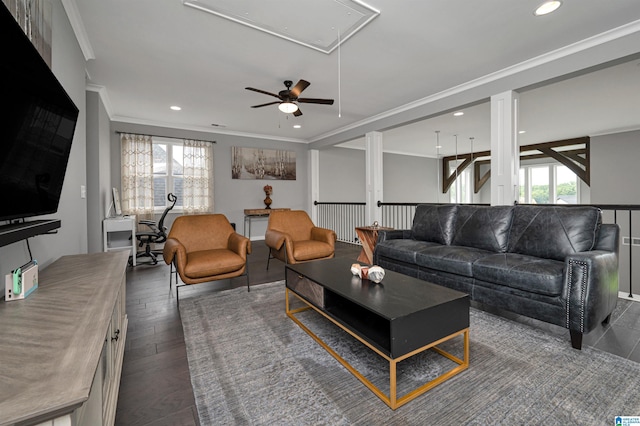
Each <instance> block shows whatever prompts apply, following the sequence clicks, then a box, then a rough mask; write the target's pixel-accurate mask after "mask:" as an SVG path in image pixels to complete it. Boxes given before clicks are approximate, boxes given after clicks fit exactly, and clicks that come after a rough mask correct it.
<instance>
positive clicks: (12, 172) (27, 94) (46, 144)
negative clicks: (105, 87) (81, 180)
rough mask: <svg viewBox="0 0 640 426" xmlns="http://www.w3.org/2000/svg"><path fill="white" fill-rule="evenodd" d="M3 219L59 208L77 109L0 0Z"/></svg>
mask: <svg viewBox="0 0 640 426" xmlns="http://www.w3.org/2000/svg"><path fill="white" fill-rule="evenodd" d="M0 28H2V29H3V30H2V33H3V35H2V37H0V46H2V47H1V49H2V50H1V53H0V101H1V103H2V107H1V113H0V197H1V199H2V201H0V220H10V219H15V218H25V217H31V216H39V215H44V214H50V213H55V212H56V211H58V204H59V202H60V193H61V192H62V184H63V182H64V176H65V173H66V170H67V163H68V160H69V154H70V152H71V142H72V140H73V134H74V131H75V127H76V121H77V119H78V108H77V107H76V106H75V104H74V103H73V101H72V100H71V98H69V96H68V95H67V92H66V91H65V90H64V88H63V87H62V85H61V84H60V83H59V82H58V80H57V79H56V77H55V76H54V75H53V72H51V70H50V69H49V66H48V65H47V63H46V62H45V61H44V60H43V59H42V57H41V56H40V54H39V53H38V51H37V50H36V48H35V47H34V46H33V44H32V43H31V41H30V40H29V39H28V37H27V36H26V35H25V34H24V32H23V31H22V29H21V28H20V26H19V25H18V23H17V22H16V20H15V19H14V17H13V16H12V15H11V13H10V12H9V10H8V9H7V7H6V6H5V5H4V3H2V2H0Z"/></svg>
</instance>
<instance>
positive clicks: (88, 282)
mask: <svg viewBox="0 0 640 426" xmlns="http://www.w3.org/2000/svg"><path fill="white" fill-rule="evenodd" d="M128 257H129V256H128V253H126V252H124V251H118V252H111V253H93V254H79V255H72V256H64V257H61V258H60V259H58V260H57V261H55V262H54V263H52V264H51V265H49V266H47V267H46V268H44V269H43V270H41V271H40V273H39V285H38V289H37V290H36V291H35V292H33V293H32V294H31V295H30V296H29V297H28V298H26V299H24V300H16V301H12V302H6V303H5V302H1V304H0V324H2V328H0V360H2V385H1V386H0V425H14V424H20V425H23V424H24V425H33V424H38V425H40V426H42V425H47V426H53V425H79V426H81V425H89V426H95V425H113V423H114V420H115V414H116V405H117V401H118V389H119V387H120V373H121V372H122V360H123V358H124V346H125V340H126V336H127V324H128V319H127V314H126V310H125V306H126V294H125V291H126V269H127V261H128Z"/></svg>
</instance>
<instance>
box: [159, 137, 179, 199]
mask: <svg viewBox="0 0 640 426" xmlns="http://www.w3.org/2000/svg"><path fill="white" fill-rule="evenodd" d="M183 161H184V160H183V146H182V141H168V140H160V139H159V138H154V139H153V206H154V209H155V210H156V211H163V210H164V209H165V207H166V206H167V204H168V201H167V195H169V194H170V193H173V194H175V196H176V197H177V198H178V201H176V206H175V208H176V209H181V208H182V206H183V205H184V198H183V182H184V180H183V173H184V167H183V165H184V163H183Z"/></svg>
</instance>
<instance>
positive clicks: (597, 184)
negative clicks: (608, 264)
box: [591, 131, 640, 294]
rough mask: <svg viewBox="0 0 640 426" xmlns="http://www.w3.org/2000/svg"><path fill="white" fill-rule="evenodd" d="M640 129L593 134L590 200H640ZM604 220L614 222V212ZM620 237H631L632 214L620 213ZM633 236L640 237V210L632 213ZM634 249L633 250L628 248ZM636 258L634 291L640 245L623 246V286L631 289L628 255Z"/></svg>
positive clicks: (638, 282) (638, 287)
mask: <svg viewBox="0 0 640 426" xmlns="http://www.w3.org/2000/svg"><path fill="white" fill-rule="evenodd" d="M638 159H640V131H634V132H625V133H616V134H612V135H604V136H595V137H592V138H591V203H593V204H640V186H639V185H638V181H639V180H640V173H639V172H638ZM603 216H604V220H605V222H613V221H614V217H613V213H612V212H610V211H605V212H604V214H603ZM617 223H618V225H620V239H621V242H622V238H623V237H629V235H630V232H629V214H628V213H627V212H618V213H617ZM631 229H632V235H633V237H634V238H640V211H636V212H633V213H632V215H631ZM629 249H631V253H630V252H629ZM630 258H632V259H633V263H632V265H633V288H632V291H633V293H634V294H640V246H628V245H621V246H620V290H621V291H624V292H627V291H629V274H630V273H629V259H630Z"/></svg>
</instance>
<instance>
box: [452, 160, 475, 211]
mask: <svg viewBox="0 0 640 426" xmlns="http://www.w3.org/2000/svg"><path fill="white" fill-rule="evenodd" d="M471 169H473V167H467V168H466V169H465V170H463V171H462V173H460V174H459V175H458V178H457V179H456V180H455V181H454V182H453V185H451V188H450V189H449V202H451V203H471V191H472V189H471ZM455 170H456V168H455V167H452V168H451V171H450V173H455Z"/></svg>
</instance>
